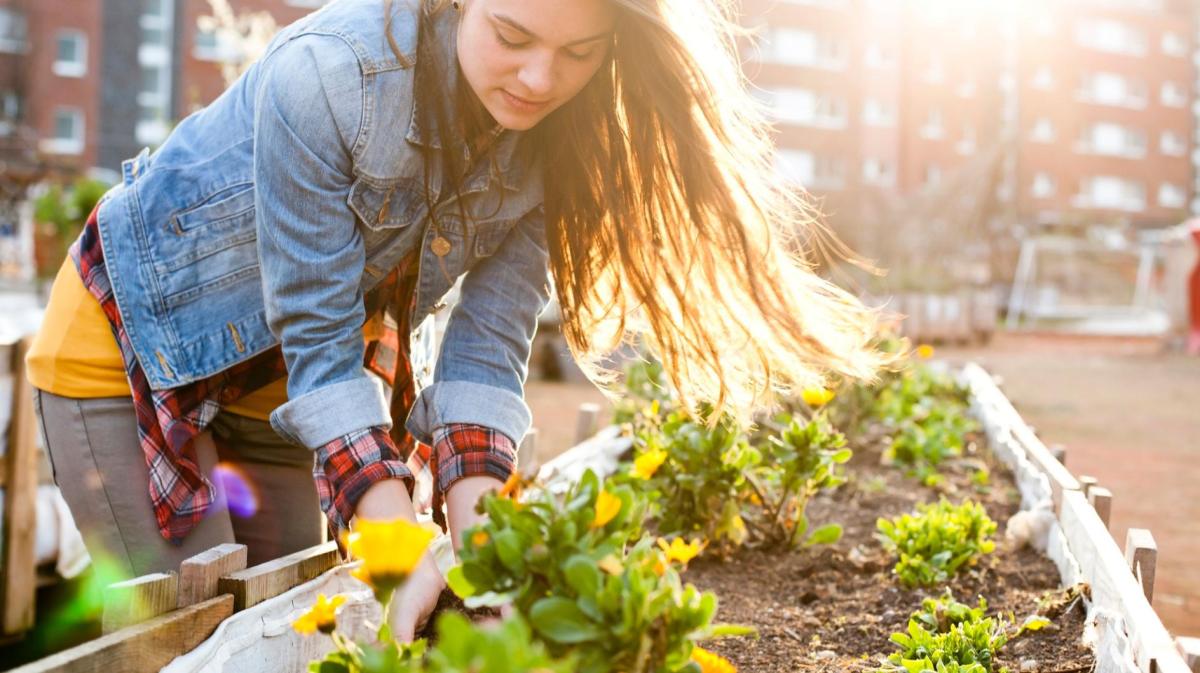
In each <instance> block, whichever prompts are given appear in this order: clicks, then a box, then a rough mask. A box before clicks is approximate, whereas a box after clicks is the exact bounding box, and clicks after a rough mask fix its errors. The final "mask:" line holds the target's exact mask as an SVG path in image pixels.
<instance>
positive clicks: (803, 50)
mask: <svg viewBox="0 0 1200 673" xmlns="http://www.w3.org/2000/svg"><path fill="white" fill-rule="evenodd" d="M762 58H763V60H765V61H767V62H770V63H779V64H781V65H794V66H801V67H806V68H822V69H825V70H844V69H845V68H846V46H845V43H843V42H842V41H841V40H838V39H836V38H831V37H826V36H821V35H818V34H817V33H814V32H812V31H808V30H801V29H798V28H775V29H772V30H769V31H767V32H766V33H765V34H764V39H763V43H762Z"/></svg>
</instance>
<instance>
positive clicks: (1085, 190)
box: [1073, 175, 1146, 212]
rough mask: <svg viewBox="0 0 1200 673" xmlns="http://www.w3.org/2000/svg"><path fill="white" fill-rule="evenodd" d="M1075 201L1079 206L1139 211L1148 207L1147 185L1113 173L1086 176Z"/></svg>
mask: <svg viewBox="0 0 1200 673" xmlns="http://www.w3.org/2000/svg"><path fill="white" fill-rule="evenodd" d="M1073 203H1074V205H1075V206H1076V207H1079V208H1104V209H1108V210H1124V211H1129V212H1139V211H1142V210H1144V209H1145V208H1146V187H1145V185H1143V184H1142V183H1140V182H1137V181H1134V180H1126V179H1124V178H1119V177H1114V176H1111V175H1100V176H1096V177H1091V178H1085V179H1084V180H1083V181H1082V183H1081V184H1080V186H1079V195H1078V196H1076V197H1075V199H1073Z"/></svg>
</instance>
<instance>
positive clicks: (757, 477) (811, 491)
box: [747, 413, 851, 547]
mask: <svg viewBox="0 0 1200 673" xmlns="http://www.w3.org/2000/svg"><path fill="white" fill-rule="evenodd" d="M776 420H777V421H778V422H779V423H780V424H781V425H782V426H783V429H782V430H781V431H780V432H779V433H778V434H777V435H773V436H770V437H768V438H767V440H766V442H765V443H764V444H763V445H762V446H761V448H760V452H761V454H762V462H761V465H760V466H759V468H758V469H756V470H754V471H753V473H752V474H751V475H748V476H747V484H748V486H749V488H750V489H751V495H752V496H753V497H752V498H750V500H751V502H752V503H753V504H755V505H758V512H757V515H756V516H753V517H752V518H751V525H750V530H751V533H752V535H754V536H758V537H760V538H761V541H762V542H764V543H766V544H771V545H782V546H786V547H795V546H797V545H799V544H801V543H807V544H822V543H831V542H836V541H837V540H838V539H840V538H841V534H842V528H841V526H839V525H837V524H828V525H825V526H822V527H820V528H817V529H816V530H814V531H812V532H811V534H810V533H809V520H808V515H807V509H808V501H809V500H810V499H811V498H812V497H813V496H815V495H816V494H817V493H819V492H820V491H821V490H823V489H827V488H836V487H838V486H840V485H842V484H843V483H845V481H846V479H845V477H844V476H843V475H842V474H841V473H840V470H839V469H838V466H839V465H841V464H843V463H845V462H846V461H848V460H850V457H851V451H850V449H847V448H845V446H846V438H845V437H844V436H843V435H842V434H841V433H840V432H837V431H836V430H834V429H833V428H832V427H831V426H830V425H829V423H828V421H827V420H826V419H825V416H824V414H823V413H818V414H816V415H815V417H814V418H813V419H812V420H810V421H807V422H805V421H803V420H802V419H800V418H796V417H792V416H790V415H787V414H783V415H780V416H779V417H777V418H776Z"/></svg>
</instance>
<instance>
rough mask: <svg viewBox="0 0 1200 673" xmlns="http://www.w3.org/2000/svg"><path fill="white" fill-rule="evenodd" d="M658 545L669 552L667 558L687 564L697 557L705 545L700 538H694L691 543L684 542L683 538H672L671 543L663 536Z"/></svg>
mask: <svg viewBox="0 0 1200 673" xmlns="http://www.w3.org/2000/svg"><path fill="white" fill-rule="evenodd" d="M658 546H659V547H661V548H662V550H663V551H664V552H666V553H667V560H668V561H674V562H676V563H679V564H682V565H687V562H688V561H691V560H692V559H694V558H696V555H697V554H699V553H700V550H701V549H703V548H704V545H703V544H702V543H701V542H700V541H699V540H692V541H691V542H690V543H688V542H684V541H683V538H679V537H677V538H675V539H674V540H671V544H667V541H666V540H664V539H663V538H661V537H660V538H658Z"/></svg>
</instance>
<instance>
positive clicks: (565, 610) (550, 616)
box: [529, 596, 603, 644]
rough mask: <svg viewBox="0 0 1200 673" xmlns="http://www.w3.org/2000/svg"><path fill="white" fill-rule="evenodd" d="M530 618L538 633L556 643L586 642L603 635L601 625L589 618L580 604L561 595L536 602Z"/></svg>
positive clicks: (530, 612)
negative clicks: (580, 607)
mask: <svg viewBox="0 0 1200 673" xmlns="http://www.w3.org/2000/svg"><path fill="white" fill-rule="evenodd" d="M529 620H530V621H531V622H532V623H533V628H534V629H536V630H537V632H538V633H540V634H541V635H542V636H543V637H544V638H546V639H548V640H552V641H554V642H556V643H565V644H573V643H584V642H587V641H589V640H596V639H598V638H600V637H601V636H602V635H603V634H602V632H601V631H600V627H599V626H597V625H596V624H595V623H593V622H592V621H591V620H590V619H588V618H587V615H585V614H583V611H581V610H580V609H579V606H577V605H575V603H574V602H573V601H570V600H567V599H566V598H563V597H561V596H551V597H550V598H543V599H541V600H539V601H538V602H536V603H534V604H533V608H532V609H530V611H529Z"/></svg>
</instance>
